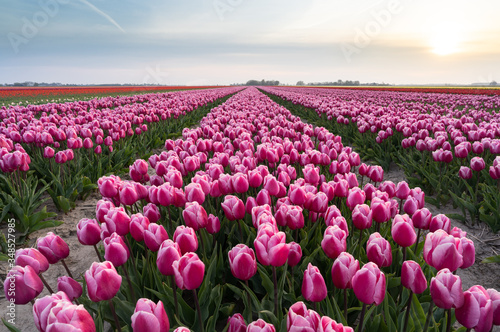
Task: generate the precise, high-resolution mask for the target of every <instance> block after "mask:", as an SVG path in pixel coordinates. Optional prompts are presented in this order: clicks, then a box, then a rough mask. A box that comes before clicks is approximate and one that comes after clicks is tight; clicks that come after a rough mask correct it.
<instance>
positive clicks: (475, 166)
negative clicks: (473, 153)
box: [470, 157, 486, 172]
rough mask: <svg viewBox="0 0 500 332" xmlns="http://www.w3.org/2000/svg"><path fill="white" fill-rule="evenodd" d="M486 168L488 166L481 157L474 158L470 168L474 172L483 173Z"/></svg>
mask: <svg viewBox="0 0 500 332" xmlns="http://www.w3.org/2000/svg"><path fill="white" fill-rule="evenodd" d="M485 167H486V164H485V162H484V160H483V158H481V157H474V158H472V159H471V161H470V168H471V169H472V170H473V171H474V172H481V171H482V170H483V169H484V168H485Z"/></svg>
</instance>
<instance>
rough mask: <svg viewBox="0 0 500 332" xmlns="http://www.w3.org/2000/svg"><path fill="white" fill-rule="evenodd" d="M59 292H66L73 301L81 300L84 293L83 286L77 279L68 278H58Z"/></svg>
mask: <svg viewBox="0 0 500 332" xmlns="http://www.w3.org/2000/svg"><path fill="white" fill-rule="evenodd" d="M57 291H58V292H64V293H65V294H66V295H67V296H68V298H69V299H70V300H71V301H73V300H74V299H77V298H79V297H80V296H82V293H83V289H82V285H80V283H79V282H78V281H76V280H75V279H73V278H70V277H67V276H62V277H59V278H57Z"/></svg>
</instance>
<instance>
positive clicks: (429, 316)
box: [423, 301, 434, 332]
mask: <svg viewBox="0 0 500 332" xmlns="http://www.w3.org/2000/svg"><path fill="white" fill-rule="evenodd" d="M432 309H434V302H432V301H431V304H430V305H429V310H428V311H427V318H426V319H425V325H424V331H423V332H427V329H428V328H429V323H430V322H431V316H432Z"/></svg>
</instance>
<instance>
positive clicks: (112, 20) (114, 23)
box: [80, 0, 125, 32]
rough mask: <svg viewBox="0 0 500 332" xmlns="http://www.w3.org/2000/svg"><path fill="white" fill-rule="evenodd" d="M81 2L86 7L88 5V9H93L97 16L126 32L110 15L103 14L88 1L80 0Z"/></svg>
mask: <svg viewBox="0 0 500 332" xmlns="http://www.w3.org/2000/svg"><path fill="white" fill-rule="evenodd" d="M80 2H81V3H83V4H84V5H86V6H87V7H89V8H90V9H92V10H93V11H94V12H96V13H97V14H99V15H101V16H102V17H104V18H105V19H106V20H107V21H108V22H109V23H111V24H113V25H114V26H115V27H117V28H118V29H119V30H120V31H121V32H125V30H123V28H122V27H121V26H120V25H119V24H118V23H117V22H116V21H115V20H114V19H113V18H112V17H111V16H109V15H108V14H106V13H105V12H103V11H102V10H100V9H99V8H97V7H96V6H94V5H93V4H91V3H90V2H88V1H87V0H80Z"/></svg>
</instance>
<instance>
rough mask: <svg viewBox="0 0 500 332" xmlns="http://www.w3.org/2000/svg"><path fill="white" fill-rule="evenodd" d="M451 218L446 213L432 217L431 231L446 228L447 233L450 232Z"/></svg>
mask: <svg viewBox="0 0 500 332" xmlns="http://www.w3.org/2000/svg"><path fill="white" fill-rule="evenodd" d="M450 227H451V226H450V218H448V217H447V216H445V215H444V214H438V215H436V216H434V217H432V219H431V222H430V223H429V232H435V231H437V230H438V229H442V230H444V231H445V232H446V233H450Z"/></svg>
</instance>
